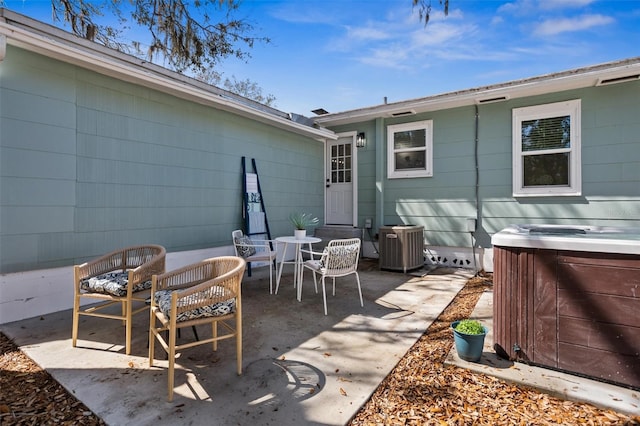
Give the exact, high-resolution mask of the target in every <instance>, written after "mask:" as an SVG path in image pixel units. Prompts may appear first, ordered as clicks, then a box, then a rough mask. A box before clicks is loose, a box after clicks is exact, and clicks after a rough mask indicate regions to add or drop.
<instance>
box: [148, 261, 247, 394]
mask: <svg viewBox="0 0 640 426" xmlns="http://www.w3.org/2000/svg"><path fill="white" fill-rule="evenodd" d="M245 266H246V262H245V261H244V260H243V259H242V258H241V257H238V256H220V257H214V258H211V259H206V260H203V261H201V262H198V263H194V264H191V265H187V266H184V267H182V268H179V269H176V270H173V271H170V272H167V273H165V274H161V275H154V276H153V278H152V284H151V310H150V312H151V318H150V324H149V366H150V367H152V366H153V361H154V351H155V341H156V339H157V340H158V343H160V345H161V346H162V348H163V349H164V350H165V351H166V352H167V355H168V357H169V371H168V391H169V392H168V400H169V401H171V400H172V399H173V386H174V365H175V360H176V353H177V352H180V351H181V350H183V349H187V348H190V347H193V346H197V345H203V344H206V343H213V350H214V351H215V350H217V349H218V341H219V340H223V339H231V338H234V337H235V340H236V359H237V366H236V368H237V373H238V375H241V374H242V297H241V290H242V276H243V275H244V269H245ZM218 323H219V324H220V325H221V326H222V328H223V330H222V331H223V332H222V333H219V331H218ZM201 324H209V325H211V337H210V338H205V339H203V340H196V341H192V342H186V343H183V344H179V345H178V344H176V337H177V334H178V332H179V330H180V329H181V328H184V327H195V326H196V325H201ZM166 332H168V336H166V337H165V336H164V333H166Z"/></svg>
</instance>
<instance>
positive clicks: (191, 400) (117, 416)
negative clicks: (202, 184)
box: [0, 262, 473, 425]
mask: <svg viewBox="0 0 640 426" xmlns="http://www.w3.org/2000/svg"><path fill="white" fill-rule="evenodd" d="M362 269H363V270H362V272H361V273H360V276H361V281H362V291H363V297H364V307H360V305H359V300H358V295H357V289H356V285H355V279H354V278H353V277H345V278H342V279H338V282H337V289H336V296H335V297H333V296H331V294H328V295H327V298H328V300H327V303H328V315H327V316H325V315H323V305H322V291H321V289H319V290H320V292H319V293H317V294H316V293H315V292H314V290H313V281H312V279H311V277H310V276H309V275H308V276H307V277H306V278H305V282H304V286H303V290H304V292H303V296H302V301H301V302H298V301H296V295H295V291H294V289H293V285H292V280H291V278H292V273H291V272H290V271H289V273H287V271H286V270H285V274H283V281H282V282H281V285H280V291H279V293H278V294H277V295H270V294H269V290H268V288H269V278H268V268H254V270H253V274H252V275H253V276H252V277H245V279H244V281H243V322H244V327H243V332H244V338H243V342H244V358H243V365H244V372H243V375H242V376H237V375H236V373H235V350H234V344H233V342H231V341H226V342H221V343H220V344H219V347H218V351H217V352H212V351H211V348H210V346H208V345H203V346H200V347H195V348H192V349H188V350H186V351H184V352H183V353H182V355H181V356H180V357H179V358H178V360H177V365H176V374H175V381H176V387H175V393H174V400H173V402H171V403H169V402H167V400H166V397H167V370H166V365H167V362H166V361H156V366H154V367H149V362H148V354H147V351H148V349H147V336H148V331H147V330H148V329H147V327H148V317H147V316H145V315H144V314H141V315H140V316H138V317H137V320H136V324H135V327H134V332H133V336H134V339H133V350H132V354H131V355H130V356H127V355H125V354H124V347H123V343H124V328H123V327H122V326H121V325H120V324H118V323H117V322H115V321H113V320H111V321H109V320H101V319H97V318H85V319H82V320H81V321H82V322H81V325H80V332H79V339H80V340H79V347H77V348H72V347H71V311H64V312H57V313H54V314H49V315H46V316H43V317H38V318H31V319H28V320H22V321H18V322H14V323H10V324H4V325H0V330H2V332H3V333H5V334H6V335H8V336H9V337H11V338H13V339H14V340H15V342H16V344H18V345H19V346H20V347H21V349H22V350H23V351H24V352H25V353H26V354H27V355H28V356H29V357H31V358H32V359H33V360H34V361H35V362H36V363H38V364H39V365H40V366H41V367H42V368H44V369H46V370H47V371H48V372H49V373H50V374H51V375H52V376H53V377H54V378H55V379H56V380H57V381H58V382H60V383H61V384H62V385H63V386H64V387H65V388H66V389H68V390H69V391H70V392H72V393H73V394H74V395H75V396H76V397H77V398H78V399H80V400H81V401H82V402H83V403H84V404H86V405H87V406H88V407H89V408H90V409H91V410H92V411H94V412H95V413H96V414H97V415H99V416H100V417H101V418H102V419H104V421H105V422H107V423H108V424H110V425H123V424H135V425H174V424H176V423H178V424H225V425H227V424H236V425H251V424H260V425H301V424H307V425H344V424H346V423H347V422H348V421H349V420H350V419H351V418H352V416H353V415H355V414H356V413H357V411H358V410H359V409H360V407H361V406H362V405H363V404H364V403H365V402H366V401H367V400H368V398H369V397H370V395H371V394H372V393H373V392H374V391H375V389H376V387H377V386H378V385H379V384H380V383H381V382H382V380H383V379H384V378H385V377H386V376H387V375H388V374H389V372H390V371H391V370H392V369H393V367H394V366H395V365H396V364H397V362H398V361H399V360H400V359H401V358H402V356H403V355H404V354H405V353H406V351H407V350H408V349H409V348H410V347H411V346H412V345H413V344H414V343H415V342H416V341H417V339H418V338H419V337H420V336H421V335H422V334H423V333H424V331H425V330H426V329H427V328H428V327H429V325H430V324H431V323H432V322H433V321H434V320H435V319H436V318H437V317H438V315H439V314H440V313H441V312H442V310H443V309H444V308H445V307H446V306H447V305H448V304H449V303H450V301H451V300H452V299H453V298H454V297H455V295H456V294H457V293H458V291H459V290H460V289H461V288H462V287H463V286H464V284H465V283H466V281H467V280H468V279H469V278H470V277H471V276H472V275H473V271H471V270H468V269H444V268H443V269H436V270H433V271H431V273H429V274H426V271H418V272H417V273H414V274H406V275H405V274H402V273H396V272H387V271H379V270H378V269H377V263H375V262H369V265H368V267H367V264H366V262H363V268H362ZM328 291H329V292H330V288H329V287H328ZM197 331H198V334H199V335H201V337H202V336H206V335H207V332H208V331H209V330H207V329H206V328H204V327H203V328H202V329H198V330H197ZM181 338H182V339H192V338H193V335H192V333H191V330H188V329H187V330H183V331H182V336H181ZM157 351H158V352H157V353H156V356H157V357H158V356H162V354H161V351H160V350H159V349H157Z"/></svg>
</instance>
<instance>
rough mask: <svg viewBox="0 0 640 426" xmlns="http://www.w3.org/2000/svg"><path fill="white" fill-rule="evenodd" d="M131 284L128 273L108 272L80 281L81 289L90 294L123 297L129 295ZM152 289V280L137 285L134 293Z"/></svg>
mask: <svg viewBox="0 0 640 426" xmlns="http://www.w3.org/2000/svg"><path fill="white" fill-rule="evenodd" d="M128 283H129V273H128V272H126V271H125V272H122V271H120V272H108V273H106V274H102V275H98V276H95V277H91V278H85V279H83V280H81V281H80V288H81V289H82V290H84V291H88V292H90V293H103V294H110V295H112V296H117V297H123V296H126V295H127V284H128ZM150 288H151V280H149V281H145V282H142V283H139V284H136V285H135V286H134V287H133V292H134V293H135V292H138V291H143V290H148V289H150Z"/></svg>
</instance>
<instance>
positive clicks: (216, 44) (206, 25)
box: [51, 0, 269, 71]
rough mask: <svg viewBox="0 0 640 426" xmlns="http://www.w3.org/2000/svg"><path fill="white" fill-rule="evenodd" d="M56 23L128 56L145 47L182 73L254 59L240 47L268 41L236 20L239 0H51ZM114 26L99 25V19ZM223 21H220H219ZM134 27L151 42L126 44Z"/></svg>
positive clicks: (152, 58) (151, 56) (150, 56)
mask: <svg viewBox="0 0 640 426" xmlns="http://www.w3.org/2000/svg"><path fill="white" fill-rule="evenodd" d="M51 3H52V12H53V20H54V21H64V22H67V23H68V24H69V25H70V26H71V31H72V32H73V33H74V34H76V35H78V36H80V37H83V38H86V39H88V40H92V41H96V42H98V43H101V44H103V45H105V46H107V47H111V48H114V49H117V50H120V51H123V52H126V53H132V52H130V50H131V49H130V47H131V46H133V48H134V49H135V50H136V51H137V53H138V54H140V53H141V52H142V51H143V49H142V48H141V46H143V45H148V48H147V49H146V55H147V57H148V59H149V60H150V61H155V62H157V61H158V60H160V59H161V60H164V61H166V62H167V63H168V64H169V66H170V67H172V68H174V69H175V70H177V71H185V70H188V69H189V70H192V71H198V70H203V69H206V68H208V67H212V66H214V65H216V64H217V63H218V62H220V60H221V59H223V58H226V57H229V56H235V57H237V58H240V59H247V58H248V57H249V56H250V55H249V54H248V53H247V52H245V51H244V50H243V49H241V48H240V47H238V46H237V45H238V44H244V45H246V46H247V47H249V48H251V47H253V45H254V43H255V42H256V41H262V42H267V43H268V42H269V39H268V38H263V37H260V38H259V37H252V36H250V35H248V34H250V33H251V31H252V30H253V26H252V25H251V24H249V23H248V22H247V21H246V20H244V19H235V18H233V16H232V15H233V13H234V12H235V11H236V10H237V9H238V4H239V3H238V0H195V1H189V0H128V1H127V0H103V2H101V3H99V2H93V1H91V0H52V1H51ZM104 11H107V12H109V13H111V14H112V16H113V18H115V20H116V22H115V23H112V22H111V21H110V20H108V19H101V17H103V16H104ZM100 20H101V21H105V22H109V23H99V22H98V21H100ZM216 21H218V22H216ZM131 23H133V25H135V26H138V27H141V28H144V29H146V30H147V32H142V33H140V36H144V37H150V41H149V42H148V43H144V42H143V41H141V40H125V38H124V35H125V34H126V33H127V31H128V30H130V29H131V28H130V26H129V25H131Z"/></svg>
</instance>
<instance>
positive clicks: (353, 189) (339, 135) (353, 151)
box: [324, 131, 363, 226]
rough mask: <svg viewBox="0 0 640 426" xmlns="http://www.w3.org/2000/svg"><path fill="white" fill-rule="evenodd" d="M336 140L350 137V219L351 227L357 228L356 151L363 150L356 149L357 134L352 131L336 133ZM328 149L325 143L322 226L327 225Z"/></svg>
mask: <svg viewBox="0 0 640 426" xmlns="http://www.w3.org/2000/svg"><path fill="white" fill-rule="evenodd" d="M336 136H337V138H336V139H335V140H338V139H340V138H348V137H351V193H352V194H353V196H352V197H351V199H352V211H353V212H352V213H353V215H352V217H351V226H358V149H363V148H358V147H356V138H357V136H358V132H356V131H352V132H343V133H337V134H336ZM327 151H328V148H327V144H326V143H325V147H324V184H325V185H324V224H325V225H326V224H327V214H328V211H327V207H328V206H327V204H328V203H327V181H328V180H329V175H328V172H329V167H330V165H329V164H328V161H329V156H328V152H327Z"/></svg>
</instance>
